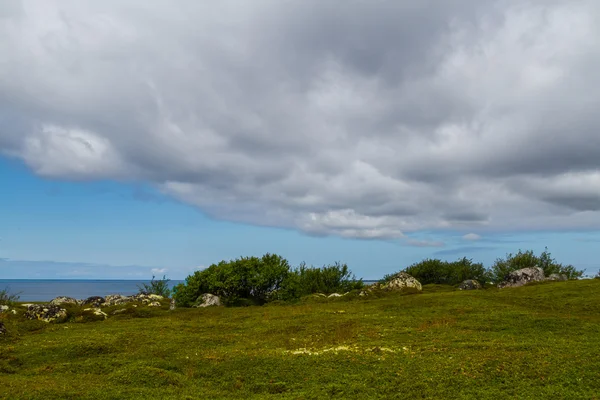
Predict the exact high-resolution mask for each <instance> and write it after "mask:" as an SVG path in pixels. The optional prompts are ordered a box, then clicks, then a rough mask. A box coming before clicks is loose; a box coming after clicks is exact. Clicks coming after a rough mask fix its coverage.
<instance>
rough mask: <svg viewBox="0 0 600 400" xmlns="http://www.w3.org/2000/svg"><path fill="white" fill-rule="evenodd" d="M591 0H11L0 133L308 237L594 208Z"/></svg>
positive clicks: (484, 223) (1, 68) (27, 150)
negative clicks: (441, 0)
mask: <svg viewBox="0 0 600 400" xmlns="http://www.w3.org/2000/svg"><path fill="white" fill-rule="evenodd" d="M599 41H600V3H598V2H597V1H592V0H590V1H585V0H582V1H557V0H555V1H550V0H548V1H535V2H534V1H516V0H515V1H509V0H503V1H500V0H499V1H488V2H481V1H475V0H471V1H467V0H454V1H445V2H439V3H436V4H435V6H433V5H431V4H430V2H424V1H421V2H385V1H378V2H375V1H358V0H356V1H350V0H345V1H320V0H319V1H316V0H297V1H296V0H290V1H275V0H256V1H252V2H246V1H233V0H226V1H220V2H208V1H184V0H182V1H179V2H176V3H173V2H167V1H162V0H156V1H153V2H144V1H140V0H119V1H117V0H108V1H102V2H99V1H75V0H63V1H56V0H44V1H42V0H39V1H28V0H23V1H18V0H5V1H3V2H2V3H0V59H1V60H2V61H0V151H2V153H4V154H5V155H8V156H12V157H17V158H20V159H22V160H23V161H24V162H25V163H27V164H28V165H29V166H30V167H31V168H32V170H33V171H35V172H36V173H37V174H39V175H42V176H44V177H49V178H59V179H77V180H92V179H120V180H131V181H146V182H150V183H152V184H154V185H155V187H156V188H158V189H159V190H161V191H163V192H164V193H166V194H168V195H171V196H173V197H175V198H177V199H179V200H181V201H184V202H187V203H190V204H193V205H195V206H197V207H199V208H201V209H202V210H204V211H205V212H207V213H208V214H210V215H212V216H213V217H216V218H221V219H227V220H233V221H241V222H246V223H251V224H260V225H270V226H282V227H289V228H295V229H298V230H301V231H303V232H307V233H310V234H315V235H330V234H333V235H340V236H344V237H358V238H370V239H372V238H375V239H377V238H397V237H402V236H403V233H405V232H413V231H419V230H436V229H457V230H463V231H465V232H470V231H471V230H479V231H481V230H504V229H518V230H524V229H525V230H526V229H570V228H590V227H596V228H597V227H598V226H600V131H599V128H600V116H599V114H598V111H597V110H599V109H600V92H599V91H598V90H595V88H598V87H600V73H598V71H600V42H599Z"/></svg>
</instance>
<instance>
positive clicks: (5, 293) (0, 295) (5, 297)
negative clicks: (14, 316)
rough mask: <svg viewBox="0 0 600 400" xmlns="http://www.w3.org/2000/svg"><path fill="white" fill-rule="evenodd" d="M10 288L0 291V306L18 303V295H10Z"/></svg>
mask: <svg viewBox="0 0 600 400" xmlns="http://www.w3.org/2000/svg"><path fill="white" fill-rule="evenodd" d="M9 289H10V288H5V289H2V290H0V305H5V306H12V305H14V303H16V302H17V301H19V294H18V293H10V292H9Z"/></svg>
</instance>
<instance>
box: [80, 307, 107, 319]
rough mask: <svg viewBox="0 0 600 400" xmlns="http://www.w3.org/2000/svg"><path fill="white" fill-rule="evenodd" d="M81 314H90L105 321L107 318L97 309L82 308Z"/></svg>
mask: <svg viewBox="0 0 600 400" xmlns="http://www.w3.org/2000/svg"><path fill="white" fill-rule="evenodd" d="M83 312H88V313H92V314H94V315H97V316H99V317H104V319H106V318H107V317H108V315H107V314H106V313H105V312H104V311H102V310H101V309H99V308H84V309H83Z"/></svg>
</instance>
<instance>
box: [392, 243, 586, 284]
mask: <svg viewBox="0 0 600 400" xmlns="http://www.w3.org/2000/svg"><path fill="white" fill-rule="evenodd" d="M532 267H540V268H542V269H543V270H544V275H546V276H550V275H551V274H563V275H566V276H567V278H568V279H577V278H580V277H581V276H582V275H583V273H584V271H581V270H577V269H576V268H575V267H574V266H572V265H563V264H560V263H558V262H556V260H555V259H554V258H552V255H551V254H550V252H549V251H548V249H547V248H546V249H545V250H544V251H543V252H542V253H541V254H540V255H539V256H537V255H535V254H534V252H533V251H532V250H528V251H522V250H519V252H518V253H517V254H512V253H509V254H507V255H506V257H505V258H498V259H497V260H496V261H495V262H494V264H493V265H492V267H491V268H489V269H487V268H485V267H484V265H483V264H482V263H475V262H473V260H471V259H467V258H466V257H464V258H462V259H459V260H457V261H454V262H448V261H443V260H439V259H426V260H423V261H420V262H418V263H415V264H413V265H411V266H409V267H407V268H405V269H403V270H402V271H404V272H406V273H408V274H410V275H412V276H414V277H415V278H416V279H417V280H418V281H419V282H421V283H422V284H424V285H426V284H446V285H458V284H460V283H461V282H462V281H464V280H467V279H473V280H476V281H479V282H480V283H481V284H482V285H483V284H485V283H486V282H496V283H497V282H502V281H504V280H506V278H507V276H508V274H509V273H510V272H512V271H516V270H518V269H522V268H532ZM394 275H395V274H390V275H386V276H385V277H384V278H383V279H382V280H381V283H385V282H387V281H389V280H390V279H392V278H393V277H394Z"/></svg>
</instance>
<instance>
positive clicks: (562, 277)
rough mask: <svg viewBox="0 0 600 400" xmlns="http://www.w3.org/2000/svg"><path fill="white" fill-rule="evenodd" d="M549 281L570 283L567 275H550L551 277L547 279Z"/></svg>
mask: <svg viewBox="0 0 600 400" xmlns="http://www.w3.org/2000/svg"><path fill="white" fill-rule="evenodd" d="M546 280H547V281H568V280H569V278H568V277H567V275H565V274H550V276H549V277H547V278H546Z"/></svg>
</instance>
